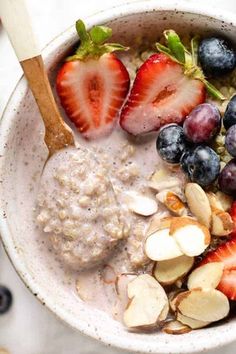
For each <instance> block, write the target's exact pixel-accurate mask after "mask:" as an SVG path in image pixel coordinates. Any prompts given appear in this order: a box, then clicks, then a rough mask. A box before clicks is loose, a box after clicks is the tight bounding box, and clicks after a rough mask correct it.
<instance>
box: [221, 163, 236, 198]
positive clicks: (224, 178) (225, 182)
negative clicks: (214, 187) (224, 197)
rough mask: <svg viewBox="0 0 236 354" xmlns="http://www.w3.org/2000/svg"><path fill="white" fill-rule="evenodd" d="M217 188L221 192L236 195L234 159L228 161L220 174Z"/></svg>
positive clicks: (235, 166)
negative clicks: (218, 187)
mask: <svg viewBox="0 0 236 354" xmlns="http://www.w3.org/2000/svg"><path fill="white" fill-rule="evenodd" d="M219 186H220V189H221V191H222V192H224V193H226V194H229V195H231V196H235V195H236V159H233V160H231V161H229V162H228V163H227V164H226V165H225V167H224V168H223V169H222V171H221V172H220V176H219Z"/></svg>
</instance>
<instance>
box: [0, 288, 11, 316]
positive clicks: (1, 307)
mask: <svg viewBox="0 0 236 354" xmlns="http://www.w3.org/2000/svg"><path fill="white" fill-rule="evenodd" d="M11 305H12V294H11V292H10V290H9V289H8V288H6V287H5V286H3V285H0V314H3V313H6V312H7V311H8V310H9V309H10V307H11Z"/></svg>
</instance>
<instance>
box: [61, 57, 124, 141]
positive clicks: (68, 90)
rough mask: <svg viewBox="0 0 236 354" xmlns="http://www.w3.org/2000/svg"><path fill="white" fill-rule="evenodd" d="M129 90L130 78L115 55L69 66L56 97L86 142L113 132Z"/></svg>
mask: <svg viewBox="0 0 236 354" xmlns="http://www.w3.org/2000/svg"><path fill="white" fill-rule="evenodd" d="M128 90H129V74H128V72H127V70H126V68H125V66H124V65H123V64H122V62H121V61H120V60H119V59H118V58H117V57H116V56H115V55H114V54H111V53H109V54H104V55H102V56H101V57H100V58H98V59H89V60H87V61H80V60H74V61H69V62H66V63H65V64H64V65H63V66H62V68H61V69H60V71H59V73H58V75H57V93H58V95H59V97H60V100H61V104H62V106H63V108H64V110H65V111H66V113H67V115H68V117H69V118H70V120H71V121H72V122H73V123H74V124H75V125H76V127H77V128H78V130H79V131H80V133H81V134H82V135H83V136H84V137H85V138H87V139H93V138H97V137H100V136H104V135H106V134H108V133H110V132H111V130H112V128H113V126H114V124H115V122H116V120H117V117H118V111H119V109H120V108H121V106H122V104H123V102H124V99H125V97H126V95H127V93H128Z"/></svg>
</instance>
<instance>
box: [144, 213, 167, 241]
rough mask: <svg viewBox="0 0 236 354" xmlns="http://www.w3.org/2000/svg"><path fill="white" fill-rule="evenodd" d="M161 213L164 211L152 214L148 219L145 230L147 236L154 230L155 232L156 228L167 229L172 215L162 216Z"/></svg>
mask: <svg viewBox="0 0 236 354" xmlns="http://www.w3.org/2000/svg"><path fill="white" fill-rule="evenodd" d="M163 214H164V213H162V214H161V215H160V214H159V213H158V214H155V215H153V216H152V218H151V220H150V224H149V226H148V228H147V231H146V235H147V236H148V235H151V234H153V233H154V232H156V231H158V230H162V229H167V228H169V227H170V224H171V220H172V217H169V216H168V217H166V216H164V217H163ZM164 215H165V214H164Z"/></svg>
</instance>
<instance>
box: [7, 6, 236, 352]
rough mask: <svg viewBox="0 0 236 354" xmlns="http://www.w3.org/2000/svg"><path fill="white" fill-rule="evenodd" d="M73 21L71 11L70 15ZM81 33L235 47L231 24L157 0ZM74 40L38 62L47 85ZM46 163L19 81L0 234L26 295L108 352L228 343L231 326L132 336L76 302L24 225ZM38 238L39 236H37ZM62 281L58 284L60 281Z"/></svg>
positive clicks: (97, 19)
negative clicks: (107, 29)
mask: <svg viewBox="0 0 236 354" xmlns="http://www.w3.org/2000/svg"><path fill="white" fill-rule="evenodd" d="M78 16H79V9H78ZM86 23H87V25H88V26H92V25H95V24H105V23H106V24H108V25H109V26H111V27H112V28H113V32H114V40H119V41H120V42H121V43H124V44H126V43H127V44H134V43H136V42H137V41H136V39H137V38H141V37H144V38H146V39H147V40H149V39H151V40H155V38H156V36H157V35H158V34H159V33H161V32H162V30H163V29H166V28H175V29H177V30H178V31H180V32H182V33H183V32H189V31H201V32H206V33H211V32H213V33H215V32H218V33H220V34H226V35H227V36H228V37H230V38H232V40H235V38H236V18H235V16H231V15H230V14H222V13H220V12H218V13H217V12H215V11H214V10H207V9H204V10H200V9H198V8H197V7H195V6H190V5H188V4H186V3H185V4H184V3H183V4H182V3H181V2H180V1H178V4H176V3H174V2H168V3H167V4H165V1H162V2H160V4H159V2H153V1H149V2H147V1H143V2H137V3H132V4H129V5H125V6H121V7H118V8H113V9H110V10H107V11H105V12H101V13H99V14H96V15H94V16H92V17H90V18H88V19H87V20H86ZM76 40H77V38H76V35H75V31H74V29H73V28H71V29H69V30H68V31H66V32H65V33H63V34H61V35H60V36H58V37H57V38H56V39H55V40H54V41H53V42H52V43H50V45H49V46H48V47H47V48H46V49H45V50H44V52H43V55H44V58H45V61H46V64H47V67H48V69H49V73H50V78H51V80H52V82H53V79H54V77H55V72H56V70H57V66H58V62H59V61H60V60H61V59H62V57H63V56H64V55H65V53H66V51H67V50H68V49H69V48H70V47H71V46H72V45H73V44H74V43H75V41H76ZM45 158H46V149H45V146H44V144H43V126H42V123H41V120H40V116H39V113H38V110H37V107H36V104H35V102H34V100H33V98H32V95H31V93H30V92H29V90H28V88H27V84H26V81H25V79H24V78H22V79H21V80H20V82H19V83H18V85H17V87H16V89H15V91H14V93H13V95H12V96H11V98H10V101H9V103H8V105H7V108H6V110H5V112H4V114H3V117H2V121H1V128H0V231H1V235H2V239H3V243H4V246H5V248H6V251H7V253H8V255H9V257H10V258H11V260H12V263H13V264H14V266H15V268H16V270H17V272H18V273H19V275H20V276H21V278H22V280H23V281H24V282H25V284H26V285H27V286H28V287H29V288H30V290H31V291H32V292H33V293H34V294H35V295H36V296H37V297H38V298H39V299H40V301H41V302H42V303H43V304H45V305H46V306H47V307H48V308H49V309H50V310H51V311H53V312H54V313H55V314H56V315H57V316H58V317H60V318H61V319H62V320H64V321H65V322H66V323H68V324H69V325H71V326H72V327H74V328H76V329H78V330H79V331H81V332H82V333H85V334H87V335H89V336H91V337H94V338H96V339H98V340H101V341H103V342H104V343H107V344H109V345H113V346H117V347H120V348H123V349H126V350H129V351H136V352H145V353H190V352H197V351H205V350H207V349H210V348H215V347H218V346H221V345H224V344H226V343H229V342H231V341H233V340H235V339H236V321H235V320H230V321H229V322H227V323H223V324H221V325H218V326H216V327H212V328H206V329H202V330H196V331H192V332H190V333H188V334H184V335H182V336H171V335H167V334H163V333H152V334H147V333H143V334H137V333H136V334H135V333H130V332H128V331H127V330H126V329H125V328H124V327H123V326H122V325H121V324H120V323H118V322H116V321H114V320H113V319H111V318H110V317H109V316H108V315H106V314H105V313H103V312H100V311H99V310H93V309H91V308H90V307H88V306H87V305H86V304H85V303H83V302H82V301H80V300H79V299H78V297H76V296H75V295H74V293H73V291H71V289H70V288H69V287H68V285H67V283H68V276H69V275H67V278H65V276H63V275H62V274H63V273H62V271H61V269H58V268H57V266H56V263H55V262H54V260H53V257H52V255H50V254H46V253H44V250H43V246H42V245H40V244H39V243H37V238H38V237H39V231H38V230H37V229H35V227H34V225H33V222H32V218H33V208H34V202H35V199H34V198H35V194H36V192H37V185H38V181H39V177H40V172H41V170H42V167H43V162H44V160H45ZM41 237H42V236H41ZM62 279H63V281H62Z"/></svg>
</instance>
